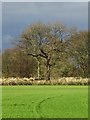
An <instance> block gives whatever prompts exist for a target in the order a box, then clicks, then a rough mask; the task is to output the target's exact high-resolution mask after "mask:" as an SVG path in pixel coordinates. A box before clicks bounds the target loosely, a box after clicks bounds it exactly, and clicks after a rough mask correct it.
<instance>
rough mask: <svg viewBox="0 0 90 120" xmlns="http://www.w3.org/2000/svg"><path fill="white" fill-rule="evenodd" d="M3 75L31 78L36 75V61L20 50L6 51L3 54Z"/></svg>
mask: <svg viewBox="0 0 90 120" xmlns="http://www.w3.org/2000/svg"><path fill="white" fill-rule="evenodd" d="M2 63H3V64H2V73H3V76H5V77H30V76H32V75H35V72H36V67H37V64H36V61H35V60H34V59H33V58H31V57H28V56H27V55H26V54H24V53H23V52H22V51H20V49H18V48H11V49H8V50H5V51H4V52H3V54H2Z"/></svg>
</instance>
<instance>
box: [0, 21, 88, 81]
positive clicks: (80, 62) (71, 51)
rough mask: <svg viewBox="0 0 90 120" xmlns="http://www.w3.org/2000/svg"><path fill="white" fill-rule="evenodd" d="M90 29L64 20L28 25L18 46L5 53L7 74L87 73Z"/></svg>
mask: <svg viewBox="0 0 90 120" xmlns="http://www.w3.org/2000/svg"><path fill="white" fill-rule="evenodd" d="M88 42H89V41H88V32H87V31H77V30H76V29H74V28H67V27H65V26H64V25H62V24H60V23H55V24H43V23H37V24H33V25H31V26H30V27H28V28H27V29H26V30H25V31H24V32H23V33H22V34H21V35H20V38H19V39H18V40H17V42H16V43H17V45H16V46H15V47H14V48H10V49H6V50H4V51H3V53H2V73H3V74H2V75H3V76H4V77H20V78H22V77H28V78H29V77H35V78H36V79H46V80H50V79H51V78H54V79H56V78H59V77H87V76H88V75H89V72H88Z"/></svg>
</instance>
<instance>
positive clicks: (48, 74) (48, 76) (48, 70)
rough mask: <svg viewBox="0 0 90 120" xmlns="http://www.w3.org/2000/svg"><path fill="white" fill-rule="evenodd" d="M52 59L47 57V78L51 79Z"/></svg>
mask: <svg viewBox="0 0 90 120" xmlns="http://www.w3.org/2000/svg"><path fill="white" fill-rule="evenodd" d="M49 62H50V59H47V62H46V80H50V76H51V75H50V63H49Z"/></svg>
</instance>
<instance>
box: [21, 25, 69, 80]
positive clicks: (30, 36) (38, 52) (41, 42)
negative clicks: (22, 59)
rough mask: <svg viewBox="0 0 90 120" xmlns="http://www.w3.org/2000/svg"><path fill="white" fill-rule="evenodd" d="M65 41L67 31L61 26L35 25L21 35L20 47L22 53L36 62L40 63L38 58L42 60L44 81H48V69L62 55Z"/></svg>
mask: <svg viewBox="0 0 90 120" xmlns="http://www.w3.org/2000/svg"><path fill="white" fill-rule="evenodd" d="M66 39H68V34H67V30H66V28H65V27H64V26H63V25H62V24H59V23H56V24H53V25H52V24H47V25H46V24H42V23H37V24H33V25H31V26H30V27H28V28H27V29H26V30H25V31H24V32H23V33H22V35H21V38H20V46H22V48H23V50H24V52H26V53H27V54H28V55H31V56H33V57H34V58H36V59H37V61H38V62H40V61H39V58H42V59H44V61H45V63H44V64H45V66H46V80H50V69H51V67H52V66H53V65H55V62H56V60H57V59H58V58H60V55H61V54H62V53H63V52H62V51H63V50H64V49H63V48H64V44H65V41H66ZM56 56H57V57H56ZM60 59H62V58H60ZM38 67H39V66H38ZM38 70H39V68H38ZM39 76H40V75H39V72H38V77H39Z"/></svg>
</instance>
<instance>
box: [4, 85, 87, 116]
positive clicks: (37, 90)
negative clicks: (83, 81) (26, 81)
mask: <svg viewBox="0 0 90 120" xmlns="http://www.w3.org/2000/svg"><path fill="white" fill-rule="evenodd" d="M2 99H3V109H2V112H3V114H2V116H3V118H87V117H88V87H87V86H3V97H2Z"/></svg>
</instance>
